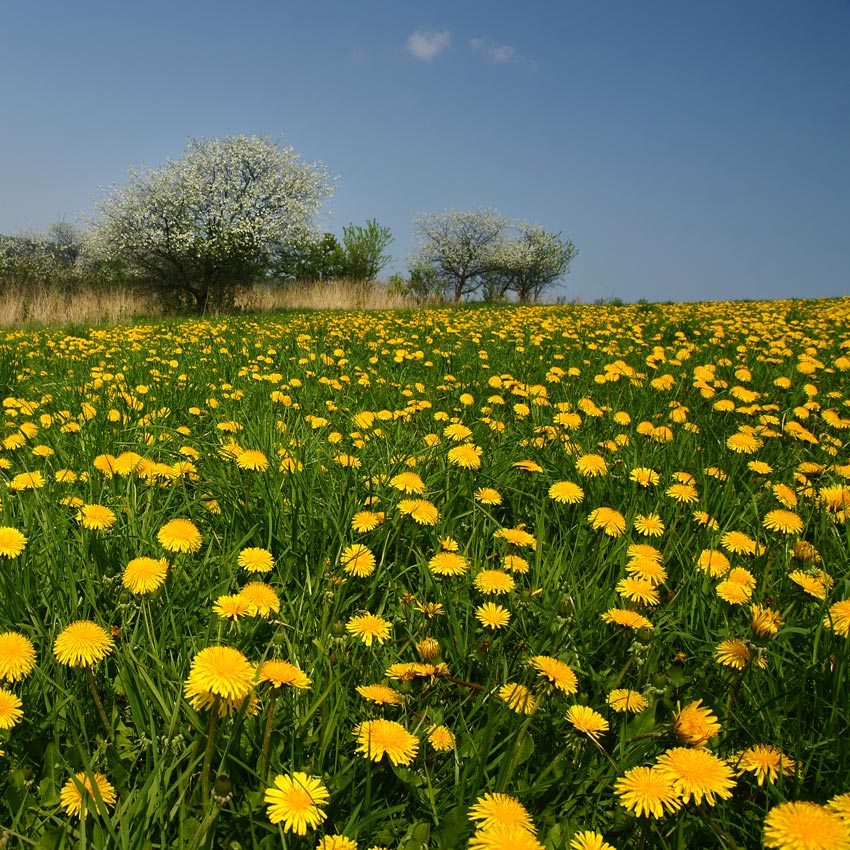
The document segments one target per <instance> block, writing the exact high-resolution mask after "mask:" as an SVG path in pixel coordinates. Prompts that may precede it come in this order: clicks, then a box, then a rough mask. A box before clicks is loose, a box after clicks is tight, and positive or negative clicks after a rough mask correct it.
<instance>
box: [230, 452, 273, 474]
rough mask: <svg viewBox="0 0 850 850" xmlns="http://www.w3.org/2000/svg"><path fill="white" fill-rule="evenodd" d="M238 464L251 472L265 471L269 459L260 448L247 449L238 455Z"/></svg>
mask: <svg viewBox="0 0 850 850" xmlns="http://www.w3.org/2000/svg"><path fill="white" fill-rule="evenodd" d="M236 465H237V466H238V467H239V468H240V469H247V470H249V471H251V472H265V471H266V470H267V469H268V468H269V459H268V458H267V457H266V456H265V455H264V454H263V453H262V452H261V451H259V449H245V450H244V451H242V452H240V453H239V454H238V455H237V456H236Z"/></svg>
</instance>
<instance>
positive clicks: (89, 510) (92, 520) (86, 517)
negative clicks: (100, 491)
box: [77, 505, 115, 531]
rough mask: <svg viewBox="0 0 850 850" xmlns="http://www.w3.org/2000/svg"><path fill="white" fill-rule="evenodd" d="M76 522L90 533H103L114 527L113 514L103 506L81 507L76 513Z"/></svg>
mask: <svg viewBox="0 0 850 850" xmlns="http://www.w3.org/2000/svg"><path fill="white" fill-rule="evenodd" d="M77 520H78V521H79V523H80V524H81V525H82V526H83V528H87V529H89V530H90V531H105V530H107V529H109V528H112V526H113V525H115V512H114V511H111V510H110V509H109V508H107V507H105V506H104V505H83V506H82V507H81V508H80V509H79V510H78V511H77Z"/></svg>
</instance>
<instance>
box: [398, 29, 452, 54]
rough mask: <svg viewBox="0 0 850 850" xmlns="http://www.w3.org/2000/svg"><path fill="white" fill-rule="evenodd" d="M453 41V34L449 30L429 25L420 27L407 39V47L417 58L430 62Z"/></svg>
mask: <svg viewBox="0 0 850 850" xmlns="http://www.w3.org/2000/svg"><path fill="white" fill-rule="evenodd" d="M451 43H452V34H451V32H449V30H432V29H428V28H427V27H420V28H419V29H418V30H416V32H415V33H413V35H411V36H410V37H409V38H408V39H407V49H408V50H409V51H410V52H411V53H412V54H413V56H414V58H415V59H421V60H422V61H423V62H430V61H431V60H432V59H433V58H434V57H435V56H436V55H437V54H438V53H442V52H443V51H444V50H445V49H446V48H447V47H449V46H450V45H451Z"/></svg>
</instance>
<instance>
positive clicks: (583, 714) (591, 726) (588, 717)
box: [567, 705, 610, 741]
mask: <svg viewBox="0 0 850 850" xmlns="http://www.w3.org/2000/svg"><path fill="white" fill-rule="evenodd" d="M567 720H568V721H569V722H570V723H572V725H573V727H574V728H575V730H576V731H577V732H581V733H582V734H584V735H587V736H588V737H589V738H593V739H594V740H595V741H597V740H599V736H600V735H601V734H602V733H603V732H607V731H608V729H609V728H610V727H609V725H608V721H607V720H606V719H605V718H604V717H603V716H602V715H601V714H600V713H599V712H598V711H596V710H595V709H593V708H591V707H590V706H589V705H571V706H570V708H569V711H567Z"/></svg>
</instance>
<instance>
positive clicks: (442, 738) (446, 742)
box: [428, 726, 455, 753]
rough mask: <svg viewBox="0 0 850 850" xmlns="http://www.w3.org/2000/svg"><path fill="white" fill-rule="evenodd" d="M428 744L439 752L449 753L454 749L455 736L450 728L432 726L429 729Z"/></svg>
mask: <svg viewBox="0 0 850 850" xmlns="http://www.w3.org/2000/svg"><path fill="white" fill-rule="evenodd" d="M428 743H429V744H430V745H431V746H432V747H433V748H434V749H435V750H437V752H441V753H442V752H447V751H448V750H452V749H454V746H455V736H454V735H453V734H452V731H451V730H450V729H449V727H448V726H431V727H430V728H429V729H428Z"/></svg>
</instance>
